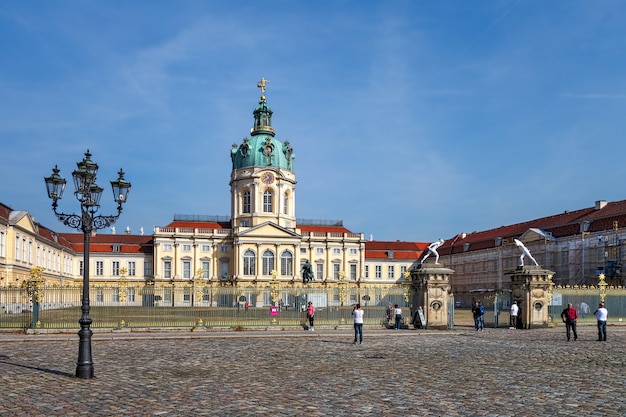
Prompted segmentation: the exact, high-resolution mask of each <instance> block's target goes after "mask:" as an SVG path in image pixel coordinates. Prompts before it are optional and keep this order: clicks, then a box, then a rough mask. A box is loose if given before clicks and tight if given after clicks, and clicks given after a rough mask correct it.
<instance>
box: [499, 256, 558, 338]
mask: <svg viewBox="0 0 626 417" xmlns="http://www.w3.org/2000/svg"><path fill="white" fill-rule="evenodd" d="M504 275H510V276H511V295H512V297H513V299H512V300H511V301H517V304H518V305H519V306H520V308H521V310H522V311H521V314H520V316H518V320H519V319H521V320H522V325H523V327H524V328H525V329H531V328H539V327H548V302H549V301H550V298H549V297H550V291H551V287H552V276H553V275H554V272H553V271H550V270H547V269H543V268H542V267H541V266H538V265H527V266H518V267H517V269H514V270H512V271H508V272H505V273H504Z"/></svg>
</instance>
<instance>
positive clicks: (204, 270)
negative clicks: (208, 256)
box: [202, 261, 211, 278]
mask: <svg viewBox="0 0 626 417" xmlns="http://www.w3.org/2000/svg"><path fill="white" fill-rule="evenodd" d="M210 269H211V262H209V261H202V278H209V271H210Z"/></svg>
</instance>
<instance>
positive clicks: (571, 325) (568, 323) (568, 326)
mask: <svg viewBox="0 0 626 417" xmlns="http://www.w3.org/2000/svg"><path fill="white" fill-rule="evenodd" d="M577 318H578V313H577V312H576V309H575V308H574V307H572V303H567V308H566V309H565V310H563V312H562V313H561V319H563V323H565V332H566V334H567V340H568V341H569V339H570V333H574V340H576V339H578V334H577V333H576V319H577Z"/></svg>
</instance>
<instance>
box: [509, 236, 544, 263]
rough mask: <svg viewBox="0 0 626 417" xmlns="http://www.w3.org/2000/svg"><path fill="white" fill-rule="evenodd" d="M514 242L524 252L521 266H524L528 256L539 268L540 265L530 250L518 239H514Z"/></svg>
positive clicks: (521, 256)
mask: <svg viewBox="0 0 626 417" xmlns="http://www.w3.org/2000/svg"><path fill="white" fill-rule="evenodd" d="M513 241H514V242H515V245H517V246H518V247H519V248H520V249H521V250H522V254H521V255H520V257H519V266H524V257H525V256H528V257H529V258H530V260H531V261H533V262H534V263H535V265H537V266H539V263H538V262H537V261H536V260H535V258H534V257H533V256H532V255H531V254H530V251H529V250H528V248H527V247H526V246H524V244H523V243H522V242H521V241H519V240H517V239H513Z"/></svg>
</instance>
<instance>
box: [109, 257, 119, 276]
mask: <svg viewBox="0 0 626 417" xmlns="http://www.w3.org/2000/svg"><path fill="white" fill-rule="evenodd" d="M111 275H113V276H114V277H117V276H119V275H120V261H112V262H111Z"/></svg>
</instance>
